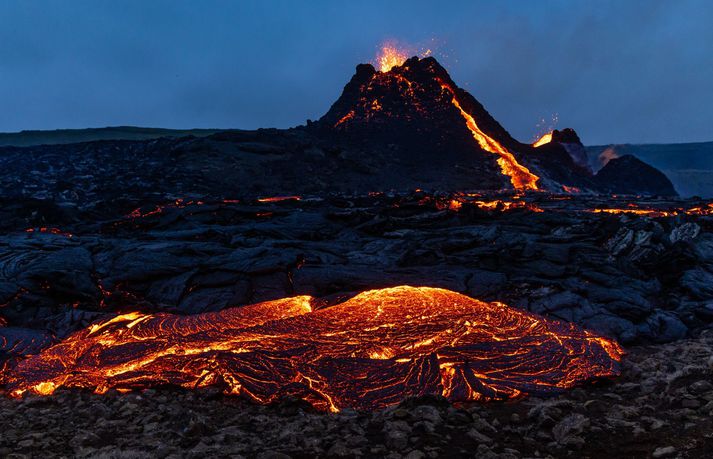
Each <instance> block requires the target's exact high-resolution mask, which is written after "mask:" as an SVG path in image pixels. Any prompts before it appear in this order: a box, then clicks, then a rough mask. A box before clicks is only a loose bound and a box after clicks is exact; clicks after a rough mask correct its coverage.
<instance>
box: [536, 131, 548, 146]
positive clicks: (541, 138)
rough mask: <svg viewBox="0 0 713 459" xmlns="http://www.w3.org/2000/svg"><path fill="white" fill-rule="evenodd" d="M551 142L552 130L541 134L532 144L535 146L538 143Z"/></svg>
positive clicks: (538, 144)
mask: <svg viewBox="0 0 713 459" xmlns="http://www.w3.org/2000/svg"><path fill="white" fill-rule="evenodd" d="M550 142H552V132H548V133H547V134H545V135H543V136H542V137H540V138H539V139H537V141H536V142H535V143H533V144H532V146H533V147H535V148H537V147H539V146H540V145H544V144H546V143H550Z"/></svg>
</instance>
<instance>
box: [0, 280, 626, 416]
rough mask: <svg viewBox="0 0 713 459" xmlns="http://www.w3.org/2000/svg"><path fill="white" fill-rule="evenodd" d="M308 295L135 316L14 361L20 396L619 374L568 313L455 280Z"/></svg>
mask: <svg viewBox="0 0 713 459" xmlns="http://www.w3.org/2000/svg"><path fill="white" fill-rule="evenodd" d="M311 304H312V298H311V297H307V296H302V297H293V298H285V299H282V300H275V301H269V302H265V303H258V304H254V305H250V306H244V307H236V308H230V309H226V310H223V311H220V312H214V313H205V314H198V315H195V316H176V315H172V314H165V313H157V314H144V313H129V314H123V315H120V316H117V317H115V318H113V319H111V320H107V321H105V322H103V323H99V324H95V325H92V326H90V327H88V328H87V329H85V330H82V331H80V332H77V333H75V334H73V335H70V336H69V337H68V338H66V339H65V340H64V341H62V342H60V343H58V344H56V345H54V346H51V347H49V348H47V349H45V350H44V351H42V352H41V353H40V354H38V355H35V356H30V357H28V358H26V359H24V360H21V361H19V362H15V363H13V364H12V365H11V366H9V367H8V368H7V369H5V370H4V371H3V373H2V374H0V382H2V384H3V386H4V388H5V389H6V390H7V391H8V393H10V394H11V395H14V396H20V395H22V394H23V393H25V392H28V391H29V392H33V393H36V394H43V395H47V394H51V393H53V392H54V391H55V390H57V389H58V388H60V387H79V388H91V389H93V390H94V391H95V392H98V393H104V392H106V391H107V390H109V389H111V388H113V389H116V390H120V391H126V390H131V389H137V388H145V387H151V386H156V385H163V384H173V385H177V386H182V387H186V388H194V387H205V386H209V385H217V386H219V387H222V388H223V390H224V392H225V393H226V394H240V395H243V396H245V397H247V398H250V399H252V400H254V401H256V402H258V403H270V402H273V401H275V400H278V399H280V398H282V397H284V396H287V395H293V396H298V397H302V398H304V399H305V400H307V401H308V402H310V403H312V404H313V405H314V406H315V407H316V408H318V409H321V410H325V411H338V410H339V409H341V408H344V407H352V408H356V409H375V408H382V407H385V406H388V405H392V404H395V403H398V402H400V401H401V400H403V399H404V398H406V397H410V396H420V395H426V394H434V395H436V394H438V395H443V396H445V397H447V398H448V399H450V400H452V401H466V400H489V399H507V398H512V397H518V396H521V395H523V394H529V393H549V392H553V391H558V390H562V389H564V388H569V387H572V386H574V385H576V384H580V383H582V382H585V381H586V380H589V379H592V378H600V377H612V376H615V375H617V374H618V373H619V361H620V360H621V357H622V355H623V351H622V349H621V348H620V347H619V345H618V344H617V343H616V342H614V341H612V340H609V339H606V338H603V337H601V336H598V335H596V334H594V333H591V332H588V331H585V330H582V329H580V328H578V327H577V326H575V325H573V324H568V323H564V322H559V321H554V320H548V319H544V318H542V317H539V316H536V315H534V314H531V313H527V312H523V311H519V310H516V309H511V308H509V307H508V306H506V305H504V304H502V303H485V302H482V301H478V300H475V299H472V298H469V297H466V296H464V295H461V294H458V293H455V292H451V291H448V290H443V289H437V288H428V287H409V286H401V287H394V288H388V289H381V290H371V291H367V292H363V293H361V294H359V295H357V296H355V297H353V298H351V299H349V300H347V301H344V302H343V303H340V304H337V305H334V306H330V307H327V308H323V309H319V310H313V309H312V306H311Z"/></svg>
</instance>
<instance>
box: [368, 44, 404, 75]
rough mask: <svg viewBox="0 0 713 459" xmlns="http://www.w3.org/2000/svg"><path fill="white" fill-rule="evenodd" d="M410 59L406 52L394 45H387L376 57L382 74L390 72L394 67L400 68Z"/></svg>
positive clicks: (377, 65)
mask: <svg viewBox="0 0 713 459" xmlns="http://www.w3.org/2000/svg"><path fill="white" fill-rule="evenodd" d="M406 59H408V55H407V54H406V51H405V50H403V49H399V48H398V47H397V46H396V45H395V44H393V43H386V44H384V45H383V46H382V47H381V51H380V52H379V55H378V56H377V57H376V67H377V68H378V69H379V71H380V72H384V73H385V72H388V71H390V70H391V69H392V68H394V67H398V66H400V65H401V64H403V63H404V61H406Z"/></svg>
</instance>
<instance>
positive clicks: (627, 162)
mask: <svg viewBox="0 0 713 459" xmlns="http://www.w3.org/2000/svg"><path fill="white" fill-rule="evenodd" d="M594 180H595V181H596V183H597V184H598V185H599V188H600V189H602V190H603V191H606V192H609V193H618V194H651V195H662V196H677V195H678V193H676V190H675V189H674V188H673V184H672V183H671V181H670V180H669V179H668V178H667V177H666V175H664V174H663V172H661V171H659V170H658V169H656V168H655V167H653V166H650V165H648V164H646V163H645V162H643V161H641V160H640V159H638V158H636V157H635V156H632V155H625V156H622V157H620V158H614V159H611V160H610V161H609V162H608V163H607V164H606V166H604V167H603V168H602V169H601V170H600V171H599V172H598V173H597V175H595V176H594Z"/></svg>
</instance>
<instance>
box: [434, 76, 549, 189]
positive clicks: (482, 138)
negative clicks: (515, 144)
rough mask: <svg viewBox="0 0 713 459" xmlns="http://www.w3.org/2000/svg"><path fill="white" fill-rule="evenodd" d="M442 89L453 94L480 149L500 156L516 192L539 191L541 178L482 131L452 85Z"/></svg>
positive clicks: (446, 85)
mask: <svg viewBox="0 0 713 459" xmlns="http://www.w3.org/2000/svg"><path fill="white" fill-rule="evenodd" d="M441 87H442V88H443V89H445V90H446V91H448V92H449V93H450V94H451V96H452V99H451V102H452V103H453V105H454V106H455V107H456V108H457V109H458V110H459V111H460V113H461V115H462V116H463V118H464V119H465V124H466V126H468V129H469V130H470V132H471V133H472V134H473V138H475V140H476V141H477V142H478V145H480V148H482V149H483V150H485V151H489V152H490V153H495V154H496V155H498V156H499V158H498V165H499V166H500V170H501V171H502V173H503V175H507V176H508V177H510V183H512V186H513V187H514V188H515V189H516V190H537V189H538V188H537V181H538V180H539V177H538V176H536V175H535V174H533V173H531V172H530V171H529V170H528V169H527V168H526V167H525V166H523V165H521V164H520V163H518V162H517V159H515V156H514V155H513V154H512V153H511V152H509V151H508V149H507V148H505V147H504V146H503V145H501V144H500V143H498V141H497V140H495V139H493V138H492V137H490V136H488V135H487V134H486V133H484V132H483V131H481V130H480V128H479V127H478V125H477V124H476V122H475V119H474V118H473V117H472V116H471V115H470V114H469V113H468V112H466V111H465V110H463V107H461V105H460V102H458V98H457V97H456V92H455V90H454V89H453V88H452V87H450V85H448V84H446V83H444V82H441Z"/></svg>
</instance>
